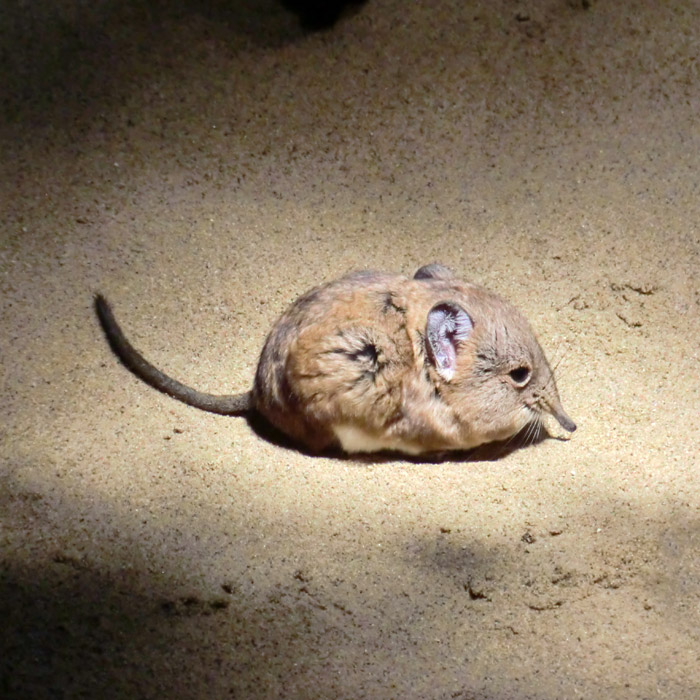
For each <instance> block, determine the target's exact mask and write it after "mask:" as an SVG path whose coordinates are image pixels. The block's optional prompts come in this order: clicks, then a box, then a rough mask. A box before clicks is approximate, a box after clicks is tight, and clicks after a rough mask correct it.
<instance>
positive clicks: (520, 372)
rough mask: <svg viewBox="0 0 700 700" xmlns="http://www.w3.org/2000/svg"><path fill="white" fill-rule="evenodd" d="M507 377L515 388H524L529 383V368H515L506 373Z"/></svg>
mask: <svg viewBox="0 0 700 700" xmlns="http://www.w3.org/2000/svg"><path fill="white" fill-rule="evenodd" d="M508 376H509V377H510V378H511V379H512V380H513V383H514V384H515V385H516V386H525V385H526V384H527V383H528V382H529V381H530V368H529V367H516V368H515V369H512V370H511V371H510V372H508Z"/></svg>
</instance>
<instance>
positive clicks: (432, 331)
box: [424, 287, 576, 441]
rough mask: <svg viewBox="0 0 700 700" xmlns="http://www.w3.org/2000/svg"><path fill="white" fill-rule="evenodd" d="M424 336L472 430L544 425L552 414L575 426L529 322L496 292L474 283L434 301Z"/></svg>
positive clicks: (439, 382) (434, 371)
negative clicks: (563, 406) (566, 410)
mask: <svg viewBox="0 0 700 700" xmlns="http://www.w3.org/2000/svg"><path fill="white" fill-rule="evenodd" d="M424 337H425V346H426V355H427V360H428V363H429V366H430V369H431V371H430V375H431V378H432V380H433V381H434V383H435V388H436V391H437V392H438V393H439V394H440V396H441V397H442V399H443V400H444V401H445V402H446V403H447V404H448V405H449V406H450V408H451V409H452V411H453V413H454V415H455V417H456V418H457V420H458V421H459V423H460V425H462V426H463V430H464V432H465V437H467V436H468V435H469V434H476V435H483V436H484V438H485V439H484V441H493V440H503V439H506V438H508V437H511V436H512V435H514V434H516V433H517V432H518V431H520V430H521V429H522V428H524V427H525V426H526V425H528V424H532V425H537V424H540V423H541V421H542V417H543V415H544V414H545V413H548V414H551V415H552V416H554V417H555V418H556V419H557V421H559V424H560V425H561V426H562V427H563V428H564V429H565V430H567V431H569V432H572V431H574V430H575V429H576V425H575V424H574V422H573V421H572V420H571V419H570V418H569V417H568V416H567V415H566V413H565V411H564V409H563V408H562V405H561V401H560V399H559V393H558V391H557V386H556V382H555V379H554V374H553V372H552V370H551V368H550V366H549V363H548V362H547V359H546V357H545V355H544V352H543V351H542V348H541V347H540V344H539V343H538V342H537V338H536V337H535V334H534V332H533V331H532V328H531V327H530V324H529V323H528V322H527V320H526V319H525V317H524V316H523V315H522V314H521V313H520V312H519V311H518V310H517V309H516V308H515V307H514V306H512V305H511V304H509V303H508V302H506V301H505V300H503V299H501V298H500V297H498V296H497V295H495V294H492V293H491V292H488V291H487V290H485V289H482V288H480V287H470V288H468V290H467V291H466V292H463V293H460V294H458V295H456V300H448V301H442V302H439V303H437V304H435V305H434V306H433V307H432V308H431V309H430V311H429V312H428V317H427V321H426V328H425V336H424Z"/></svg>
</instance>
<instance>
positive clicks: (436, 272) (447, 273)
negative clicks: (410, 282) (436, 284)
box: [413, 263, 454, 280]
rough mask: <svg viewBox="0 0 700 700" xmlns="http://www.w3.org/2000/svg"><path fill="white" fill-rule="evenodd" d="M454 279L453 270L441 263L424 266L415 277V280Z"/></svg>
mask: <svg viewBox="0 0 700 700" xmlns="http://www.w3.org/2000/svg"><path fill="white" fill-rule="evenodd" d="M453 277H454V274H453V273H452V270H450V268H449V267H445V266H444V265H441V264H440V263H430V265H423V267H421V268H420V269H419V270H416V274H415V275H413V279H414V280H449V279H452V278H453Z"/></svg>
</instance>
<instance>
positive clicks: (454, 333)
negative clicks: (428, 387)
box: [425, 301, 474, 382]
mask: <svg viewBox="0 0 700 700" xmlns="http://www.w3.org/2000/svg"><path fill="white" fill-rule="evenodd" d="M472 328H474V324H473V322H472V320H471V318H470V317H469V314H468V313H467V312H466V311H465V310H464V309H463V308H462V307H461V306H458V305H457V304H453V303H451V302H447V301H445V302H441V303H439V304H435V306H433V308H432V309H430V311H429V312H428V322H427V324H426V327H425V345H426V349H427V351H428V358H429V359H430V361H431V362H432V364H433V366H434V367H435V369H436V370H437V372H438V374H439V375H440V376H441V377H442V378H443V379H444V380H446V381H448V382H449V381H450V379H452V377H453V376H454V373H455V370H456V369H457V348H458V346H459V343H460V342H461V341H463V340H465V339H466V338H468V337H469V335H470V333H471V332H472Z"/></svg>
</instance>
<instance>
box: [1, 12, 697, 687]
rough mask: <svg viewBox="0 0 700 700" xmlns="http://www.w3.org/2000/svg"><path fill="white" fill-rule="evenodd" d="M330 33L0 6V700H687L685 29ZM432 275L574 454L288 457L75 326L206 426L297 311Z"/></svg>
mask: <svg viewBox="0 0 700 700" xmlns="http://www.w3.org/2000/svg"><path fill="white" fill-rule="evenodd" d="M355 10H356V11H354V12H351V13H348V14H347V15H345V16H343V17H341V19H340V20H339V21H338V22H337V23H336V24H335V26H333V27H332V28H331V29H329V30H327V31H322V32H315V33H307V32H305V31H304V30H303V29H302V28H301V27H300V24H299V21H298V18H297V17H295V16H294V14H293V13H291V12H289V11H288V10H287V9H285V8H284V7H283V6H281V5H279V4H276V3H273V2H271V0H266V1H262V2H252V0H250V1H249V2H235V0H234V1H231V2H224V1H223V0H213V1H212V2H201V3H200V2H194V0H188V1H187V0H180V1H179V2H149V3H146V2H139V1H137V0H127V1H126V2H115V1H114V0H103V1H102V2H98V3H91V4H90V5H89V6H83V3H77V2H70V1H69V0H61V1H59V2H53V3H49V2H38V3H21V2H17V1H12V2H6V3H3V5H2V8H0V27H2V29H1V30H0V41H1V42H2V51H0V67H1V71H0V75H1V80H2V83H1V84H0V97H1V100H0V105H1V114H2V121H1V124H0V149H1V153H2V157H1V158H0V168H1V169H2V170H1V171H0V212H2V229H1V234H0V235H1V237H2V248H1V250H0V273H1V277H0V279H1V284H2V307H1V318H0V344H1V345H0V353H1V357H2V363H1V367H2V375H1V376H2V399H3V401H2V402H3V407H2V421H1V423H0V425H1V428H0V429H1V433H0V439H1V446H2V447H1V462H0V557H1V559H0V561H1V568H0V620H1V621H2V622H1V623H0V630H1V631H0V695H2V697H4V698H77V697H84V698H88V697H89V698H97V697H100V698H174V697H177V698H224V697H232V698H458V699H459V700H474V699H480V700H482V699H484V700H486V699H487V700H496V699H498V700H509V699H515V700H520V699H524V698H536V699H537V700H549V699H554V698H575V697H582V698H587V699H591V698H602V699H608V700H609V699H614V700H616V699H618V698H673V699H674V700H683V699H686V698H687V699H696V698H698V697H700V470H699V469H698V467H699V461H700V460H699V459H698V444H699V443H700V428H699V422H698V409H699V407H700V363H699V348H700V293H699V287H698V279H699V277H700V230H699V228H698V223H699V222H700V189H699V185H698V182H699V180H698V173H699V172H700V120H699V119H698V114H699V113H700V74H699V71H698V47H699V45H700V6H699V5H698V4H697V2H695V1H694V0H670V1H669V2H653V1H652V0H648V1H645V2H638V3H634V4H633V5H632V4H629V3H606V2H602V1H599V2H596V1H593V2H590V3H589V2H577V1H575V0H568V1H565V0H542V1H541V2H535V1H531V2H527V1H525V0H523V1H522V2H517V1H514V0H494V1H493V2H482V3H478V2H466V3H464V2H457V1H456V0H455V1H453V2H449V1H445V2H435V3H431V2H421V3H416V2H398V0H370V1H369V2H368V3H366V4H365V5H363V6H360V7H358V8H355ZM434 260H440V261H442V262H444V263H445V264H448V265H450V266H451V267H452V268H454V269H455V270H457V271H458V272H459V273H460V274H461V275H462V276H464V277H465V278H468V279H471V280H474V281H476V282H479V283H481V284H484V285H486V286H488V287H490V288H492V289H494V290H495V291H497V292H499V293H501V294H502V295H504V296H506V297H507V298H509V299H510V300H512V301H513V302H514V303H516V304H517V305H518V306H519V307H520V308H521V309H522V310H523V311H524V312H525V314H526V315H527V316H528V318H529V319H530V321H531V322H532V324H533V325H534V326H535V328H536V329H537V332H538V335H539V337H540V340H541V343H542V345H543V346H544V348H545V350H546V352H547V353H548V355H549V357H550V359H551V360H552V362H553V363H555V364H557V367H558V369H557V375H558V382H559V388H560V393H561V396H562V400H563V403H564V406H565V408H566V410H567V411H568V413H569V414H570V415H571V416H572V418H573V419H574V420H575V421H576V422H577V423H578V424H579V429H578V431H577V432H576V433H575V434H574V435H573V437H572V439H570V440H558V439H547V440H545V441H543V442H541V443H539V444H537V445H533V446H531V447H526V448H523V449H518V450H515V451H512V452H510V453H509V454H506V455H505V456H503V457H501V458H500V459H478V458H477V459H472V460H465V459H456V460H454V461H450V460H448V461H446V462H442V463H430V462H415V461H407V460H404V459H402V458H401V457H400V456H392V457H390V458H384V459H374V460H372V459H357V458H351V459H336V458H332V457H310V456H307V455H304V454H301V453H300V452H298V451H295V450H294V449H290V448H288V447H284V446H280V445H278V444H275V443H274V442H272V441H270V440H268V439H265V436H264V435H259V434H258V433H257V432H256V431H255V430H254V429H253V427H251V425H249V424H248V423H247V422H246V421H245V420H243V419H240V418H238V419H236V418H226V417H221V416H215V415H211V414H206V413H203V412H201V411H197V410H195V409H192V408H189V407H187V406H184V405H182V404H180V403H178V402H176V401H174V400H172V399H170V398H168V397H167V396H164V395H161V394H159V393H158V392H156V391H154V390H153V389H151V388H150V387H148V386H146V385H144V384H143V383H141V382H139V381H138V380H137V379H136V378H135V377H133V376H132V375H131V374H129V373H128V372H127V371H126V370H125V369H124V367H123V366H121V365H120V364H119V363H118V361H117V360H116V358H115V357H114V356H113V355H112V354H111V352H110V350H109V348H108V346H107V344H106V342H105V339H104V336H103V335H102V333H101V330H100V328H99V326H98V323H97V320H96V318H95V314H94V311H93V307H92V299H93V295H94V293H95V292H96V291H98V290H100V291H101V292H103V293H104V294H106V295H107V296H108V297H109V299H110V300H111V301H112V303H113V305H114V308H115V311H116V312H117V314H118V317H119V318H120V320H121V322H122V323H123V325H124V327H125V329H126V330H127V332H128V333H129V335H130V336H131V338H132V339H133V341H134V343H135V344H136V345H137V346H138V347H139V348H140V349H141V350H142V351H143V352H144V353H145V354H146V355H147V356H148V357H150V358H151V359H152V360H154V361H155V362H156V363H157V364H159V365H160V366H161V367H163V368H164V369H166V370H167V371H168V372H170V373H171V374H173V375H174V376H176V377H178V378H181V379H183V380H184V381H186V382H188V383H191V384H192V385H195V386H197V387H198V388H201V389H204V390H208V391H213V392H224V393H225V392H229V391H238V390H243V389H247V388H248V387H249V386H250V384H251V381H252V377H253V372H254V369H255V363H256V359H257V353H258V352H259V349H260V347H261V344H262V342H263V340H264V338H265V335H266V333H267V331H268V330H269V328H270V326H271V324H272V322H273V321H274V319H275V318H276V316H277V315H278V314H279V313H280V312H281V311H282V310H283V309H284V308H285V307H286V305H287V304H288V303H289V302H290V301H292V300H293V299H294V298H295V297H296V296H297V295H298V294H300V293H302V292H303V291H305V290H306V289H308V288H309V287H311V286H313V285H314V284H317V283H319V282H322V281H325V280H329V279H332V278H334V277H337V276H338V275H340V274H342V273H344V272H347V271H348V270H352V269H358V268H364V267H373V268H378V269H385V270H391V271H395V272H404V273H407V274H410V273H412V272H413V271H414V270H415V269H416V268H417V267H419V266H420V265H422V264H424V263H426V262H431V261H434ZM552 432H553V433H554V434H555V436H558V435H559V433H561V430H559V431H558V432H557V431H556V429H554V428H553V430H552Z"/></svg>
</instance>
